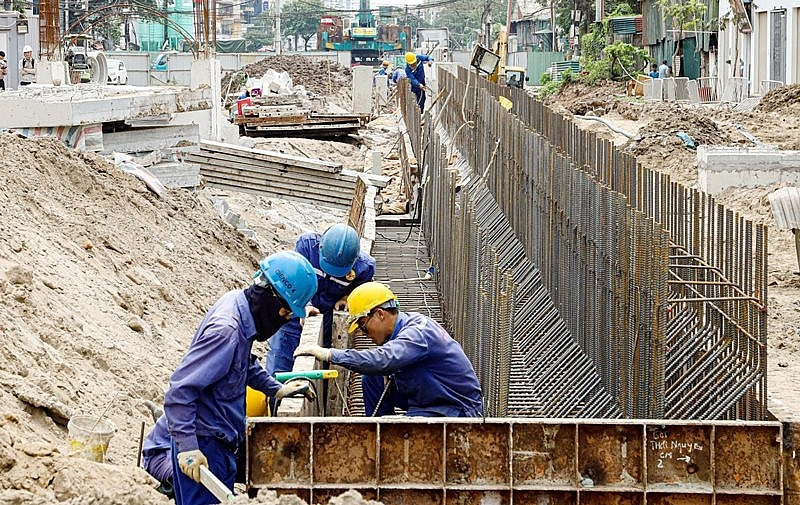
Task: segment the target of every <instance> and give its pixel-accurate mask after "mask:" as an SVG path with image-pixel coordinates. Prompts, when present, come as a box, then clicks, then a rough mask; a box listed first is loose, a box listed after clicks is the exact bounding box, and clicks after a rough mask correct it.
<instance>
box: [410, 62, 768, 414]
mask: <svg viewBox="0 0 800 505" xmlns="http://www.w3.org/2000/svg"><path fill="white" fill-rule="evenodd" d="M438 77H439V79H438V82H439V86H440V90H439V96H442V97H444V98H443V99H442V101H441V103H442V104H443V106H442V107H440V108H439V109H438V110H436V111H434V115H433V116H431V115H430V113H426V115H425V116H424V122H425V125H424V128H420V127H419V124H418V123H417V124H416V125H413V126H414V127H413V128H412V127H409V128H408V129H409V132H410V135H412V145H415V154H416V156H417V158H418V159H422V160H423V171H424V173H423V176H422V180H423V183H424V184H425V189H424V195H425V199H424V209H423V227H424V232H425V234H426V237H427V238H428V240H429V242H430V244H431V254H432V256H433V257H434V263H435V265H436V266H437V268H438V275H437V277H436V280H437V283H438V285H439V286H440V289H441V291H442V295H443V299H442V306H443V311H444V319H445V321H446V322H447V323H448V324H449V325H451V328H452V330H453V332H454V333H455V335H456V336H457V337H458V338H460V339H462V344H463V345H464V347H465V349H466V350H467V352H468V354H469V355H470V356H471V358H472V359H473V360H474V361H475V362H477V363H478V364H479V365H480V366H478V367H477V368H480V370H481V371H480V373H481V375H482V376H481V379H482V381H484V387H485V389H486V390H487V404H488V408H489V409H491V411H492V412H493V413H496V414H497V415H503V414H502V413H503V412H506V413H507V414H508V415H541V416H557V415H564V414H563V412H564V410H565V408H566V407H567V404H569V403H572V404H573V407H572V410H573V411H580V410H586V409H588V410H591V409H592V408H597V409H598V413H597V414H596V415H603V414H602V413H600V411H603V412H605V415H617V413H619V414H620V415H622V416H624V417H636V418H660V417H672V418H701V419H763V418H764V417H765V415H766V313H765V310H764V307H765V300H766V282H765V279H766V230H765V228H764V227H763V226H760V225H756V224H753V223H751V222H749V221H747V220H744V219H742V218H741V217H739V216H736V215H735V214H734V213H733V212H731V211H729V210H727V209H725V208H724V207H722V206H721V205H719V204H717V203H716V202H714V200H713V199H712V198H711V197H709V196H708V195H705V194H703V193H700V192H698V191H695V190H691V189H688V188H685V187H683V186H681V185H679V184H676V183H673V182H671V181H670V180H669V178H668V177H667V176H665V175H663V174H658V173H654V172H652V171H649V170H647V169H644V168H642V167H641V166H637V165H636V162H635V159H633V158H631V157H630V156H627V155H626V154H624V153H622V152H621V151H620V150H618V149H616V148H615V147H614V146H613V145H611V143H609V142H607V141H604V140H602V139H599V138H597V137H596V136H595V135H594V134H592V133H589V132H584V131H581V130H579V129H578V128H577V127H576V126H575V125H574V124H573V123H572V122H571V121H569V120H568V119H566V118H563V117H561V116H559V115H557V114H555V113H553V112H552V111H550V110H549V109H547V108H546V107H544V106H543V105H541V104H540V103H538V102H536V101H535V100H533V99H532V98H530V97H529V96H528V95H526V94H524V93H523V92H521V91H519V90H508V89H506V88H499V87H496V86H495V85H493V84H491V83H488V82H487V81H485V80H484V79H482V78H476V77H475V76H473V75H472V74H470V73H469V72H468V71H466V70H465V69H458V75H454V74H452V73H450V72H448V71H444V70H440V71H439V76H438ZM406 91H407V90H406ZM499 93H503V94H505V95H506V96H510V98H511V99H512V101H513V109H512V112H513V113H514V114H510V113H508V112H507V111H506V110H505V109H503V108H502V107H501V106H500V104H499V103H498V100H497V95H498V94H499ZM453 97H456V98H453ZM408 112H409V111H407V113H406V121H407V123H410V122H411V121H414V120H418V118H419V116H418V115H416V114H414V113H408ZM412 112H413V111H412ZM440 134H441V135H443V136H445V137H446V142H444V143H442V142H441V141H440V140H439V139H438V138H437V135H440ZM414 135H419V137H418V138H413V136H414ZM454 154H455V155H457V156H453V155H454ZM456 157H459V158H460V159H461V162H460V165H461V166H459V167H456V166H453V165H450V163H451V162H452V161H453V160H454V159H455V158H456ZM444 181H447V186H445V187H440V188H438V189H437V190H435V191H434V190H433V187H434V186H436V185H437V184H438V185H441V184H444V183H445V182H444ZM490 200H491V201H493V202H494V204H493V205H491V204H487V202H489V201H490ZM470 212H472V213H473V214H470ZM478 220H480V223H478ZM506 236H508V237H513V240H511V242H514V241H516V242H515V244H514V245H511V243H510V242H509V239H508V238H506ZM503 261H507V263H506V269H505V270H503V269H502V268H499V265H500V264H501V263H502V262H503ZM525 261H527V262H529V263H530V265H531V268H532V270H533V271H536V272H537V274H536V275H538V278H539V279H538V281H533V282H532V284H531V285H535V284H536V282H538V283H540V285H541V287H542V290H543V291H542V293H544V295H543V296H542V297H541V298H538V297H536V296H534V295H533V294H531V295H530V297H529V298H528V299H527V300H526V304H525V305H524V306H520V305H514V301H515V300H516V299H518V298H519V297H520V296H521V295H520V290H519V287H520V282H521V281H522V280H523V279H524V280H526V281H527V278H525V277H514V275H513V273H512V271H513V268H518V267H519V265H520V264H521V263H524V262H525ZM532 275H533V274H532ZM515 297H516V298H515ZM547 303H550V304H552V306H553V308H554V310H555V311H557V314H558V316H559V318H560V321H561V325H563V327H564V331H565V333H566V335H568V338H567V340H569V341H571V342H572V343H574V344H577V346H578V350H579V351H580V352H579V354H575V353H574V352H573V351H572V350H571V348H570V347H569V345H568V342H566V341H562V340H561V338H560V337H559V338H556V339H554V340H552V342H557V343H553V344H552V345H551V346H550V347H548V345H549V344H547V343H546V342H550V340H548V339H552V338H553V332H555V333H557V334H560V332H561V330H560V329H556V330H553V329H552V328H551V327H549V326H547V325H541V326H526V325H524V324H521V323H520V321H521V318H523V317H524V316H531V317H532V318H533V319H534V320H535V319H536V316H535V315H533V314H539V313H541V312H546V310H543V309H542V306H543V305H542V304H547ZM557 326H558V325H557ZM537 353H538V354H537ZM583 356H585V357H587V358H588V361H584V360H583V359H582V357H583ZM484 361H485V363H483V364H481V363H482V362H484ZM587 363H588V366H587ZM525 366H528V367H529V370H530V371H531V373H533V372H534V371H541V373H543V374H547V373H554V374H555V372H556V371H558V374H555V375H553V377H560V378H562V380H563V379H564V378H572V377H582V376H587V377H590V378H591V377H594V376H599V383H600V384H601V386H602V394H597V395H595V396H591V395H589V396H591V397H592V398H593V399H595V400H597V399H599V398H603V397H604V395H606V396H610V397H611V398H612V399H613V404H614V405H613V408H612V409H608V410H604V409H605V407H603V408H598V407H597V405H604V403H603V402H602V401H599V402H598V403H595V404H593V405H595V407H588V406H587V405H586V403H585V399H586V398H587V391H588V390H589V389H591V387H587V388H585V390H584V389H581V388H582V387H583V386H581V387H579V389H578V390H579V391H582V392H583V396H581V395H580V394H578V395H577V396H576V397H575V398H570V397H569V396H566V397H565V396H564V395H563V393H562V392H553V391H558V389H557V388H555V389H553V388H548V385H550V384H560V383H559V382H558V381H557V380H556V381H554V382H552V383H548V382H547V379H542V378H539V377H536V376H532V375H528V376H522V375H520V374H519V373H517V370H519V369H521V367H525ZM531 382H533V386H531V385H530V384H531ZM578 382H579V383H581V381H578ZM588 382H589V383H590V384H591V383H592V380H591V379H590V380H589V381H588ZM581 384H582V383H581ZM531 388H533V390H531ZM514 391H519V393H518V398H519V401H517V400H514V398H515V396H514V395H515V393H514ZM542 395H544V396H542ZM590 403H591V402H590ZM567 410H568V409H567Z"/></svg>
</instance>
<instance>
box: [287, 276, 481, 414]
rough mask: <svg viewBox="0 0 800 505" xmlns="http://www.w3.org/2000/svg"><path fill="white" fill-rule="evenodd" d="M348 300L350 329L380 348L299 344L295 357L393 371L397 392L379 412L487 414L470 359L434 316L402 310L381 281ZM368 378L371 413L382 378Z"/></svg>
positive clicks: (367, 371)
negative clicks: (346, 347) (329, 347)
mask: <svg viewBox="0 0 800 505" xmlns="http://www.w3.org/2000/svg"><path fill="white" fill-rule="evenodd" d="M347 305H348V310H349V312H350V316H349V317H348V323H349V324H350V328H349V331H350V333H353V332H354V331H355V330H356V329H360V330H361V331H362V332H364V333H365V334H366V335H367V336H368V337H369V338H370V340H372V341H373V342H374V343H375V344H376V345H378V346H379V347H377V348H376V349H367V350H355V349H347V350H342V349H326V348H324V347H320V346H318V345H305V346H301V347H298V348H297V350H296V351H295V356H300V355H311V356H315V357H316V358H317V359H318V360H320V361H323V362H325V361H330V362H331V363H334V364H337V365H340V366H343V367H345V368H348V369H350V370H353V371H355V372H359V373H362V374H369V375H372V376H389V379H390V382H391V383H392V384H393V387H394V388H396V391H395V392H394V393H393V394H390V395H385V396H384V398H383V401H382V402H381V404H380V407H381V411H380V412H379V413H385V414H390V413H393V410H394V408H401V409H403V410H406V411H407V413H408V415H409V416H426V417H438V416H451V417H480V416H481V415H482V414H483V395H482V394H481V386H480V383H479V382H478V378H477V376H476V375H475V370H474V369H473V368H472V363H470V361H469V359H467V356H466V355H465V354H464V350H463V349H462V348H461V346H460V345H459V344H458V342H456V341H455V340H453V338H452V337H451V336H450V335H449V334H448V333H447V332H446V331H445V330H444V328H442V327H441V326H440V325H439V324H438V323H437V322H436V321H434V320H433V319H431V318H429V317H427V316H424V315H422V314H418V313H416V312H401V311H400V310H399V308H398V304H397V297H396V296H395V295H394V293H392V291H391V290H390V289H389V288H388V287H387V286H385V285H384V284H381V283H379V282H368V283H366V284H362V285H361V286H359V287H357V288H356V289H354V290H353V292H352V293H351V294H350V296H349V297H348V298H347ZM365 379H366V380H365V381H364V400H365V404H366V409H367V415H370V414H372V413H373V412H374V411H375V407H376V400H377V399H378V398H380V396H381V393H382V392H383V380H382V379H383V378H382V377H379V379H381V380H378V381H375V380H370V378H368V377H365ZM368 389H369V391H367V390H368Z"/></svg>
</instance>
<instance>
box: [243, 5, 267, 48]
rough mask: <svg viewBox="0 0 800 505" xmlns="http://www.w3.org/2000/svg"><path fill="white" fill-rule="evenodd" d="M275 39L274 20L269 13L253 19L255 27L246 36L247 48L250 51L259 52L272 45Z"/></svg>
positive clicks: (248, 30) (263, 13)
mask: <svg viewBox="0 0 800 505" xmlns="http://www.w3.org/2000/svg"><path fill="white" fill-rule="evenodd" d="M273 38H274V30H273V29H272V18H271V17H270V15H269V13H268V12H262V13H261V14H259V15H258V16H256V17H255V18H254V19H253V26H251V27H250V28H248V29H247V33H245V34H244V42H245V47H246V49H247V50H248V51H258V50H259V49H261V48H262V47H264V46H266V45H270V44H272V39H273Z"/></svg>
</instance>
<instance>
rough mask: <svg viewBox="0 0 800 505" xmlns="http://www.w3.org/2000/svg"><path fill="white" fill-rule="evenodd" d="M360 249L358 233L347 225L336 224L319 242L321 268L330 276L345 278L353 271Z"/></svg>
mask: <svg viewBox="0 0 800 505" xmlns="http://www.w3.org/2000/svg"><path fill="white" fill-rule="evenodd" d="M360 249H361V244H360V242H359V240H358V233H356V231H355V230H354V229H353V228H351V227H350V226H347V225H346V224H335V225H333V226H331V227H330V228H328V229H327V230H326V231H325V233H323V234H322V239H321V240H320V241H319V266H320V267H322V270H323V271H324V272H325V273H326V274H328V275H331V276H333V277H344V276H345V275H347V274H348V273H349V272H350V270H352V268H353V265H354V264H355V262H356V258H358V252H359V250H360Z"/></svg>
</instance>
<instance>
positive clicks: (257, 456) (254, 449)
mask: <svg viewBox="0 0 800 505" xmlns="http://www.w3.org/2000/svg"><path fill="white" fill-rule="evenodd" d="M247 432H248V446H247V447H248V450H247V477H248V479H247V480H248V483H249V486H250V487H251V488H252V489H259V488H269V489H276V490H278V491H279V492H280V493H293V494H297V495H298V496H300V497H301V498H303V499H305V500H306V501H307V502H308V503H327V500H328V498H329V497H331V496H337V495H339V494H340V493H342V492H344V491H346V490H348V489H357V490H358V491H360V492H361V493H362V495H364V496H365V497H367V498H373V499H379V500H381V501H383V502H384V503H386V504H387V505H398V504H414V505H419V504H426V505H428V504H442V505H444V504H458V505H467V504H469V505H472V504H474V505H478V504H489V503H491V504H498V505H500V504H512V503H513V504H517V505H519V504H584V503H586V504H599V505H606V504H608V505H611V504H614V505H618V504H631V505H640V504H641V505H644V504H659V505H667V504H670V505H690V504H691V505H699V504H707V505H715V504H718V505H745V504H758V505H773V504H774V505H780V504H782V503H783V493H784V466H783V465H784V464H783V447H782V445H781V442H782V440H783V431H782V425H781V424H780V423H777V422H747V423H739V422H732V421H714V422H707V423H703V422H692V421H684V422H678V421H658V422H647V421H616V422H614V421H603V420H581V421H575V420H567V419H560V420H557V419H553V420H533V419H515V420H511V419H486V420H468V419H455V418H447V419H410V418H404V419H385V418H384V419H380V420H379V421H376V420H374V419H366V418H360V419H353V418H338V419H337V418H283V419H275V418H272V419H270V418H254V419H250V420H249V422H248V429H247Z"/></svg>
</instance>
